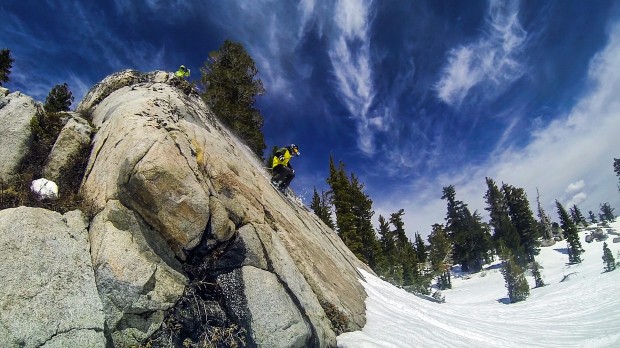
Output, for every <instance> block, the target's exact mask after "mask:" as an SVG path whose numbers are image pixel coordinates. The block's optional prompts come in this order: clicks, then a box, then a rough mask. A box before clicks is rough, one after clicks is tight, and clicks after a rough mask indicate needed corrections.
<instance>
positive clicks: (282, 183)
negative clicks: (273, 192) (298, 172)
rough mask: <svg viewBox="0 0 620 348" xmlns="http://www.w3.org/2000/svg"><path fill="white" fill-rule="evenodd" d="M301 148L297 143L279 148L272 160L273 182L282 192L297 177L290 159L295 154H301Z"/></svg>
mask: <svg viewBox="0 0 620 348" xmlns="http://www.w3.org/2000/svg"><path fill="white" fill-rule="evenodd" d="M299 155H300V153H299V148H298V147H297V145H295V144H291V145H289V146H285V147H283V148H280V149H278V150H277V151H276V152H275V154H274V156H273V160H272V162H271V168H273V177H272V178H271V184H272V185H273V186H274V187H276V188H277V189H278V190H280V191H281V192H284V191H285V190H286V188H287V187H288V185H290V183H291V181H293V178H294V177H295V170H294V169H293V167H292V166H291V163H290V160H291V158H293V156H299Z"/></svg>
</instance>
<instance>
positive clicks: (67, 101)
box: [43, 83, 74, 112]
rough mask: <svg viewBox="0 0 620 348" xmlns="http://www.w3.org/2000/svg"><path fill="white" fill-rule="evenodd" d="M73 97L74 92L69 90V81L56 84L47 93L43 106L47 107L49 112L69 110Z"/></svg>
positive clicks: (46, 109)
mask: <svg viewBox="0 0 620 348" xmlns="http://www.w3.org/2000/svg"><path fill="white" fill-rule="evenodd" d="M73 99H74V98H73V94H72V93H71V91H70V90H69V86H68V85H67V83H63V84H62V85H56V86H54V87H53V88H52V90H51V91H50V93H49V94H48V95H47V98H45V105H44V106H43V108H45V111H47V112H61V111H69V109H70V108H71V103H73Z"/></svg>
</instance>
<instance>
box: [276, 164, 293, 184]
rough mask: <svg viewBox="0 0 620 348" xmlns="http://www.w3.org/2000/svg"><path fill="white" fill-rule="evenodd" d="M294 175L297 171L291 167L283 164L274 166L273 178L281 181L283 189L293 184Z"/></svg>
mask: <svg viewBox="0 0 620 348" xmlns="http://www.w3.org/2000/svg"><path fill="white" fill-rule="evenodd" d="M294 177H295V171H294V170H293V168H291V167H288V166H285V165H282V164H278V165H277V166H275V167H273V178H271V180H273V181H280V188H281V189H283V190H284V189H285V188H287V187H288V185H290V184H291V181H293V178H294Z"/></svg>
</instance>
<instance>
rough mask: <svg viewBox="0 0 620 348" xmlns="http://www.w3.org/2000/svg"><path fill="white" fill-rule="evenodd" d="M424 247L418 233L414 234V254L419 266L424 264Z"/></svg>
mask: <svg viewBox="0 0 620 348" xmlns="http://www.w3.org/2000/svg"><path fill="white" fill-rule="evenodd" d="M426 251H427V250H426V245H424V240H422V237H421V236H420V234H419V233H416V234H415V252H416V255H417V257H418V261H419V262H420V263H421V264H424V263H426Z"/></svg>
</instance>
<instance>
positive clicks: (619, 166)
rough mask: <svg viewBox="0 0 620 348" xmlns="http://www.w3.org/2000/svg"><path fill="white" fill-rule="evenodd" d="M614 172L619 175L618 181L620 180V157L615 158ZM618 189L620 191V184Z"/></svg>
mask: <svg viewBox="0 0 620 348" xmlns="http://www.w3.org/2000/svg"><path fill="white" fill-rule="evenodd" d="M614 173H616V175H617V176H618V181H619V182H620V159H619V158H614ZM618 191H620V185H618Z"/></svg>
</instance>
